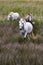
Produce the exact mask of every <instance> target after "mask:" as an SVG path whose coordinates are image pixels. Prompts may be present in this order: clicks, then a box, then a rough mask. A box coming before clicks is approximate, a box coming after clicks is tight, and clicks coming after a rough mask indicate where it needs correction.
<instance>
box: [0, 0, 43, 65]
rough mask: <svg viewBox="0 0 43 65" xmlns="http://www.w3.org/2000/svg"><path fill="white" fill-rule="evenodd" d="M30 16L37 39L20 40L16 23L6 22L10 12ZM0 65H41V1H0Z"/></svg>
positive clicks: (42, 62) (42, 14) (42, 41)
mask: <svg viewBox="0 0 43 65" xmlns="http://www.w3.org/2000/svg"><path fill="white" fill-rule="evenodd" d="M11 11H13V12H18V13H19V14H20V16H21V17H25V16H26V15H27V14H28V13H31V14H32V18H33V21H34V22H35V29H34V30H35V31H36V33H37V34H38V38H37V39H32V38H30V40H29V39H25V40H24V39H22V37H20V35H19V28H18V22H19V21H9V22H7V21H6V18H7V15H8V14H9V13H10V12H11ZM0 65H43V1H42V0H40V1H39V0H9V1H8V0H0Z"/></svg>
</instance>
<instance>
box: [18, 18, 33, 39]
mask: <svg viewBox="0 0 43 65" xmlns="http://www.w3.org/2000/svg"><path fill="white" fill-rule="evenodd" d="M19 29H20V33H24V38H26V36H27V34H28V33H31V32H32V30H33V25H32V24H31V23H30V22H26V21H25V19H23V18H21V19H20V21H19Z"/></svg>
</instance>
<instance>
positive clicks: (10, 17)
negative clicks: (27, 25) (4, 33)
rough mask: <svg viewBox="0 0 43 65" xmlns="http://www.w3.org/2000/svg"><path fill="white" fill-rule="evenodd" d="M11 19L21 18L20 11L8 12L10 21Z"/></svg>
mask: <svg viewBox="0 0 43 65" xmlns="http://www.w3.org/2000/svg"><path fill="white" fill-rule="evenodd" d="M10 19H12V20H17V19H20V15H19V13H17V12H15V13H14V12H10V13H9V14H8V16H7V20H8V21H9V20H10Z"/></svg>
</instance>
